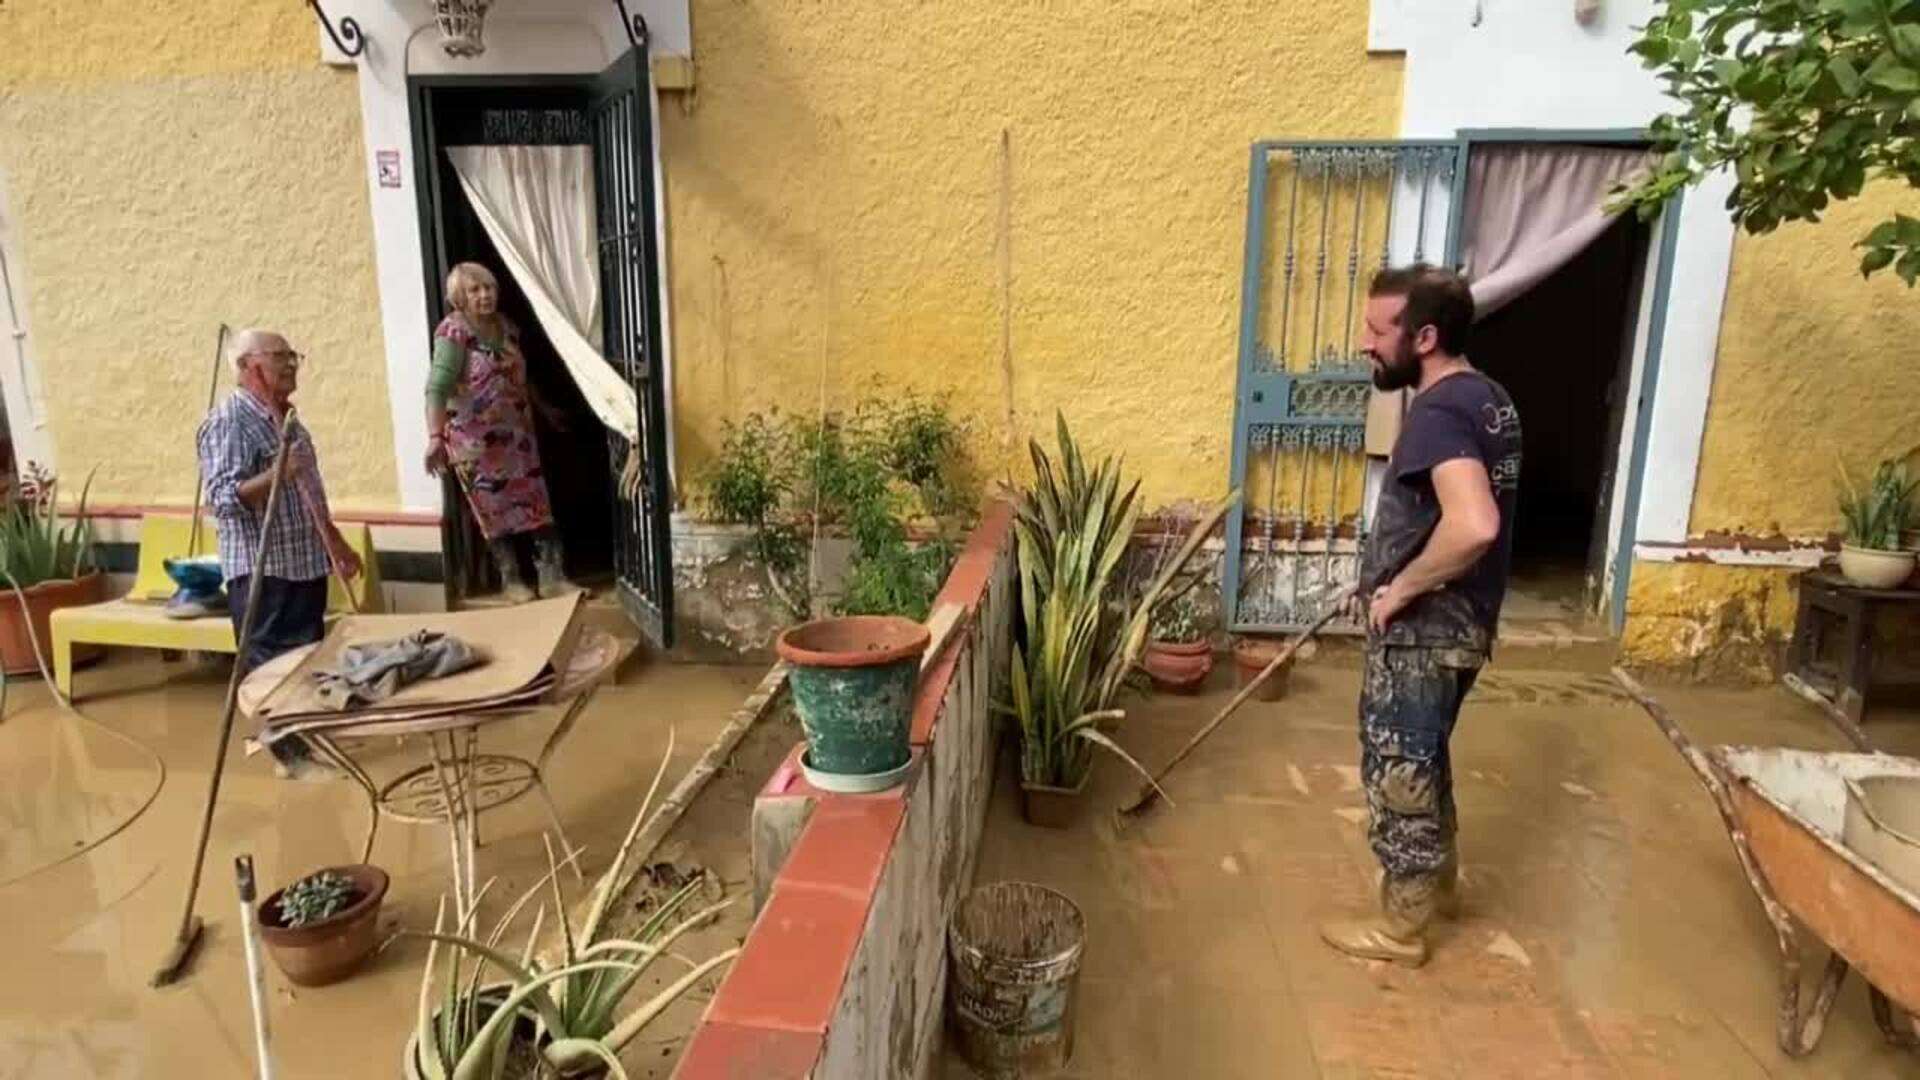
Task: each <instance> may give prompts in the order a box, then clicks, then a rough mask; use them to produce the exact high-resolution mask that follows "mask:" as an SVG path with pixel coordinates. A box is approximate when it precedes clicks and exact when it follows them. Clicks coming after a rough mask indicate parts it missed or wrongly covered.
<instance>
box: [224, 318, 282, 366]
mask: <svg viewBox="0 0 1920 1080" xmlns="http://www.w3.org/2000/svg"><path fill="white" fill-rule="evenodd" d="M286 344H287V338H286V335H284V334H282V333H280V332H279V331H278V330H262V329H260V328H258V327H248V328H247V329H245V330H241V331H238V332H236V333H235V334H234V335H233V336H232V337H230V338H228V339H227V362H228V363H230V364H232V365H233V370H235V371H239V370H240V366H241V363H242V362H243V361H244V360H245V359H246V357H247V354H248V353H251V352H261V351H263V350H269V349H272V348H275V347H276V346H278V347H282V348H284V347H285V346H286Z"/></svg>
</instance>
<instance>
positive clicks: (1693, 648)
mask: <svg viewBox="0 0 1920 1080" xmlns="http://www.w3.org/2000/svg"><path fill="white" fill-rule="evenodd" d="M1794 573H1795V572H1794V571H1792V570H1788V569H1781V568H1775V567H1759V566H1719V565H1712V564H1707V563H1657V562H1636V563H1634V566H1633V578H1632V580H1631V582H1629V584H1628V587H1627V622H1626V629H1625V632H1624V633H1623V634H1622V635H1621V639H1620V654H1621V658H1622V659H1623V660H1624V661H1625V662H1626V663H1628V664H1630V665H1632V666H1634V667H1638V668H1645V669H1651V670H1655V671H1659V672H1661V673H1662V674H1667V675H1674V676H1681V677H1685V678H1689V679H1696V680H1702V681H1712V682H1748V681H1761V680H1765V679H1768V678H1770V677H1771V674H1772V671H1773V666H1774V665H1775V664H1776V663H1777V662H1778V660H1779V658H1780V655H1781V650H1782V649H1783V648H1784V647H1785V645H1786V641H1787V638H1788V637H1789V636H1790V635H1791V634H1792V633H1793V620H1794V612H1795V605H1796V603H1797V600H1796V599H1795V594H1794V586H1793V575H1794Z"/></svg>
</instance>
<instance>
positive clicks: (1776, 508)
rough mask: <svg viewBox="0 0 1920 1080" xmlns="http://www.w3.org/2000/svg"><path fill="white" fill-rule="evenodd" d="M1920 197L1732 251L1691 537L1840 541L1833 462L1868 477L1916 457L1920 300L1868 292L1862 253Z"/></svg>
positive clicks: (1881, 288) (1848, 206) (1892, 280)
mask: <svg viewBox="0 0 1920 1080" xmlns="http://www.w3.org/2000/svg"><path fill="white" fill-rule="evenodd" d="M1895 211H1902V212H1905V213H1909V214H1913V213H1920V193H1917V192H1915V191H1913V190H1912V189H1911V188H1908V187H1906V186H1905V185H1899V186H1893V185H1884V186H1878V187H1875V188H1873V189H1871V190H1869V191H1868V192H1867V193H1866V194H1864V195H1863V196H1862V197H1861V198H1859V199H1857V200H1854V201H1852V202H1847V203H1839V204H1836V205H1835V206H1834V207H1833V208H1832V210H1831V212H1830V213H1829V214H1828V215H1827V217H1826V220H1824V221H1822V222H1821V223H1820V224H1818V225H1789V226H1783V227H1782V228H1781V229H1780V230H1779V231H1778V232H1776V233H1773V234H1770V235H1768V236H1764V237H1749V236H1744V235H1743V236H1741V237H1740V238H1739V239H1738V240H1737V241H1736V243H1735V246H1734V257H1733V272H1732V277H1731V279H1730V281H1729V283H1728V287H1727V304H1726V313H1725V316H1724V317H1723V318H1722V320H1721V324H1720V350H1719V355H1718V357H1717V359H1716V360H1715V363H1714V372H1713V396H1712V397H1711V399H1710V400H1709V404H1708V409H1707V427H1706V434H1705V437H1704V439H1703V442H1702V446H1701V453H1700V478H1699V482H1698V486H1697V488H1696V492H1695V495H1694V501H1693V515H1692V522H1691V528H1690V531H1691V532H1693V533H1694V534H1696V535H1698V534H1702V533H1706V532H1745V533H1754V534H1762V535H1771V534H1774V533H1784V534H1786V535H1789V536H1825V535H1826V534H1827V533H1829V532H1835V531H1838V529H1839V527H1840V514H1839V510H1838V508H1837V506H1836V504H1835V498H1836V495H1837V483H1838V481H1837V478H1836V477H1837V473H1836V467H1835V462H1836V460H1837V459H1836V455H1838V456H1839V457H1840V458H1844V459H1845V460H1846V462H1847V467H1848V468H1849V469H1851V470H1853V472H1854V475H1855V477H1856V478H1858V479H1864V478H1865V475H1866V474H1868V473H1870V472H1871V471H1872V469H1873V465H1874V463H1875V462H1876V461H1878V460H1880V459H1882V458H1886V457H1904V456H1907V455H1909V454H1911V453H1913V452H1914V451H1916V450H1920V428H1916V426H1915V423H1914V415H1915V413H1914V403H1915V402H1916V401H1920V362H1916V356H1917V355H1920V354H1917V353H1916V347H1917V344H1920V292H1916V291H1915V290H1913V289H1909V288H1908V287H1907V286H1906V285H1904V284H1902V283H1901V281H1900V279H1899V278H1897V277H1895V276H1894V275H1893V274H1892V273H1891V272H1887V273H1882V274H1879V275H1876V276H1875V277H1874V278H1873V280H1872V281H1870V282H1868V281H1862V280H1861V278H1860V272H1859V269H1858V267H1859V256H1860V253H1859V252H1858V251H1857V250H1855V249H1854V248H1853V244H1854V243H1855V242H1856V241H1857V240H1859V238H1860V237H1861V236H1862V235H1863V234H1865V233H1866V231H1867V230H1868V229H1870V228H1872V227H1873V225H1874V224H1875V223H1877V222H1878V221H1880V220H1882V219H1884V218H1886V217H1888V216H1890V215H1891V214H1893V213H1894V212H1895Z"/></svg>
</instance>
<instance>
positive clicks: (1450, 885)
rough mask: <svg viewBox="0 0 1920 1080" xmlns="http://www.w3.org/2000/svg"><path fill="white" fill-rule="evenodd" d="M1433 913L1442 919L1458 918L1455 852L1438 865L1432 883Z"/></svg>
mask: <svg viewBox="0 0 1920 1080" xmlns="http://www.w3.org/2000/svg"><path fill="white" fill-rule="evenodd" d="M1433 913H1434V914H1435V915H1438V916H1440V917H1441V918H1443V919H1457V918H1459V917H1460V855H1459V853H1457V852H1455V853H1452V854H1449V855H1448V856H1447V861H1446V862H1443V863H1441V864H1440V871H1439V873H1438V874H1437V875H1436V877H1435V879H1434V883H1433Z"/></svg>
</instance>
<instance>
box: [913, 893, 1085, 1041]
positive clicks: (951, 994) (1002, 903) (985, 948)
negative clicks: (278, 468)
mask: <svg viewBox="0 0 1920 1080" xmlns="http://www.w3.org/2000/svg"><path fill="white" fill-rule="evenodd" d="M1086 939H1087V923H1086V919H1085V918H1083V917H1082V916H1081V914H1080V909H1079V908H1078V907H1076V906H1074V903H1073V901H1071V900H1069V899H1067V898H1066V897H1064V896H1062V895H1060V894H1059V893H1057V892H1054V891H1053V890H1052V889H1048V888H1045V887H1043V886H1040V885H1030V884H1027V883H1026V882H1018V881H1003V882H1000V883H997V884H993V885H983V886H981V887H980V888H977V889H975V890H973V892H972V893H970V894H968V896H967V898H966V899H965V900H963V901H961V902H960V906H959V908H958V909H957V910H956V911H954V913H953V924H952V925H951V926H950V927H949V928H948V930H947V948H948V953H949V955H950V956H951V958H952V960H953V969H952V973H951V977H950V978H949V979H948V980H947V1017H948V1023H949V1025H950V1027H951V1029H952V1032H953V1036H954V1040H955V1042H956V1043H957V1044H958V1047H959V1050H960V1054H961V1056H962V1057H964V1058H966V1060H967V1063H968V1064H970V1065H972V1066H973V1067H974V1068H975V1069H976V1070H978V1071H979V1072H981V1073H983V1074H985V1075H987V1076H995V1077H999V1076H1031V1075H1036V1074H1039V1073H1043V1072H1046V1071H1049V1070H1053V1069H1059V1068H1063V1067H1064V1066H1065V1065H1066V1064H1067V1059H1068V1058H1070V1057H1072V1056H1073V1017H1074V1012H1075V1006H1076V999H1077V998H1078V996H1079V995H1078V989H1077V988H1078V985H1079V982H1080V954H1081V950H1082V948H1083V947H1084V946H1085V944H1086Z"/></svg>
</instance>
